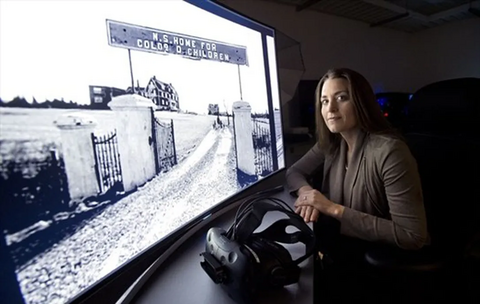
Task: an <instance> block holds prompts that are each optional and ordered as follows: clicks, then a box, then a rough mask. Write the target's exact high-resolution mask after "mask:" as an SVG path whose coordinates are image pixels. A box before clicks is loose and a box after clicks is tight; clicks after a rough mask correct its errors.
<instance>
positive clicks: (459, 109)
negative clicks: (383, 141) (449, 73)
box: [408, 78, 480, 138]
mask: <svg viewBox="0 0 480 304" xmlns="http://www.w3.org/2000/svg"><path fill="white" fill-rule="evenodd" d="M479 89H480V78H458V79H451V80H444V81H439V82H436V83H432V84H429V85H427V86H424V87H423V88H421V89H420V90H418V91H417V92H415V94H413V96H412V99H411V101H410V106H409V109H408V121H409V123H408V125H409V129H410V131H414V132H422V133H431V134H441V135H452V136H462V137H467V138H472V136H473V137H475V138H479V135H478V132H476V130H477V129H478V127H479V126H480V119H479V118H480V90H479Z"/></svg>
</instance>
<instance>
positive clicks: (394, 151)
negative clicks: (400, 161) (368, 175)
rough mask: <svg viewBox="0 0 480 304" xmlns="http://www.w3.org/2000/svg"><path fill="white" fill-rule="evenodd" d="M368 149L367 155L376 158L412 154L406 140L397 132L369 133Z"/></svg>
mask: <svg viewBox="0 0 480 304" xmlns="http://www.w3.org/2000/svg"><path fill="white" fill-rule="evenodd" d="M366 149H367V150H368V151H366V152H367V155H368V154H370V155H372V156H374V157H376V158H378V157H380V158H385V157H387V156H389V155H396V156H399V157H409V156H410V149H409V147H408V145H407V143H406V142H405V140H404V139H403V138H401V137H400V136H398V135H395V134H369V136H368V143H367V145H366Z"/></svg>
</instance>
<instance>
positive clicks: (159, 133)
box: [0, 0, 285, 303]
mask: <svg viewBox="0 0 480 304" xmlns="http://www.w3.org/2000/svg"><path fill="white" fill-rule="evenodd" d="M0 6H1V7H0V116H1V117H0V128H1V132H0V153H1V154H0V157H1V160H2V161H1V174H0V188H1V202H2V203H1V205H0V223H1V227H0V228H1V231H2V237H1V238H0V245H1V247H2V248H0V249H1V250H0V252H1V257H0V258H1V259H0V263H1V266H0V268H1V269H2V286H1V287H0V288H1V289H2V294H3V293H4V292H5V293H6V294H8V295H9V298H10V299H11V300H12V301H11V303H16V302H19V303H21V302H24V303H40V302H41V303H65V302H68V301H70V300H71V299H72V298H74V297H76V296H77V295H78V294H80V293H83V292H85V290H87V289H88V288H90V287H91V286H93V285H95V284H98V283H99V282H101V281H102V280H104V279H105V278H106V277H107V276H108V275H109V274H111V273H112V272H114V271H116V270H118V269H120V268H122V267H123V266H124V265H126V264H127V263H128V262H129V261H131V260H132V259H133V258H134V257H138V256H139V255H141V254H142V253H143V252H145V250H147V249H148V248H151V247H152V246H153V245H154V244H158V243H159V242H161V241H162V240H164V239H165V238H167V237H168V236H169V235H170V234H171V233H172V232H173V231H175V230H178V229H179V228H181V227H183V226H185V225H187V224H188V223H189V222H190V221H191V220H192V219H193V218H195V217H197V216H199V215H200V214H202V213H204V212H206V211H207V210H209V209H211V208H213V207H214V206H216V205H218V204H220V203H221V202H224V201H226V200H227V199H228V198H230V197H232V196H233V195H235V194H237V193H239V192H241V191H242V190H244V189H246V188H247V187H250V186H251V185H252V184H255V183H257V182H258V181H259V180H261V179H263V178H265V177H266V176H269V175H271V174H272V173H274V172H276V171H278V170H279V169H282V168H284V166H285V162H284V153H283V143H282V127H281V113H280V101H279V88H278V80H277V66H276V58H275V36H274V30H273V29H272V28H269V27H267V26H264V25H262V24H259V23H257V22H254V21H252V20H250V19H247V18H245V17H243V16H241V15H239V14H236V13H234V12H232V11H229V10H227V9H225V8H223V7H222V6H220V5H218V4H215V3H213V2H211V1H206V0H205V1H200V0H198V1H193V0H190V1H133V0H131V1H44V0H34V1H33V0H32V1H26V0H25V1H1V4H0ZM39 12H41V13H39ZM3 282H5V283H3Z"/></svg>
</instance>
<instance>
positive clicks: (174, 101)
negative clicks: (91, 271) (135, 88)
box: [145, 76, 180, 111]
mask: <svg viewBox="0 0 480 304" xmlns="http://www.w3.org/2000/svg"><path fill="white" fill-rule="evenodd" d="M145 97H147V98H149V99H151V100H152V101H153V102H154V103H155V104H156V105H157V110H163V111H180V104H179V98H178V93H177V91H176V90H175V88H174V87H173V85H172V84H171V83H165V82H162V81H160V80H158V79H157V78H156V77H155V76H153V77H152V78H150V81H149V82H148V84H147V86H146V88H145Z"/></svg>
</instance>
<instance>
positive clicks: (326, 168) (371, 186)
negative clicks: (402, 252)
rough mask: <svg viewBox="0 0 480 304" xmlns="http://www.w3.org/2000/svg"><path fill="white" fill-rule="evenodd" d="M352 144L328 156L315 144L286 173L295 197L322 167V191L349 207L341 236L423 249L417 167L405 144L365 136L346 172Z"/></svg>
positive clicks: (423, 221) (426, 241) (423, 220)
mask: <svg viewBox="0 0 480 304" xmlns="http://www.w3.org/2000/svg"><path fill="white" fill-rule="evenodd" d="M346 154H347V145H346V143H345V141H343V140H342V143H341V145H340V149H339V151H338V152H337V154H336V155H334V156H331V157H326V156H325V155H324V154H323V153H322V152H321V150H320V148H319V146H318V144H316V145H315V146H314V147H313V148H312V149H310V151H308V152H307V153H306V154H305V155H304V156H303V157H302V158H301V159H300V160H299V161H298V162H296V163H295V164H294V165H292V166H291V167H290V168H289V169H288V170H287V173H286V180H287V186H288V187H289V191H290V193H291V194H292V195H296V191H297V190H298V189H299V188H300V187H302V186H306V185H308V180H309V178H310V177H311V175H312V174H313V173H314V172H315V171H317V170H318V168H321V167H322V166H323V183H322V187H321V189H319V190H320V192H322V193H323V194H324V195H325V196H326V197H327V198H329V199H330V200H331V201H333V202H335V203H338V204H341V205H343V206H345V207H346V208H345V211H344V213H343V217H342V219H341V220H340V224H341V226H340V227H341V228H340V233H341V234H343V235H346V236H350V237H355V238H359V239H362V240H366V241H371V242H380V243H385V244H390V245H394V246H397V247H400V248H403V249H419V248H421V247H422V246H423V245H425V244H429V242H430V239H429V236H428V232H427V221H426V216H425V208H424V204H423V194H422V188H421V183H420V177H419V173H418V169H417V163H416V160H415V159H414V157H413V156H412V154H411V153H410V150H409V148H408V146H407V145H406V143H404V142H403V141H401V140H399V139H396V138H392V137H388V136H386V135H373V134H367V133H361V134H360V135H359V138H358V139H357V144H356V148H355V150H354V151H353V154H352V156H351V160H350V164H349V167H348V169H346V168H345V162H346Z"/></svg>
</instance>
